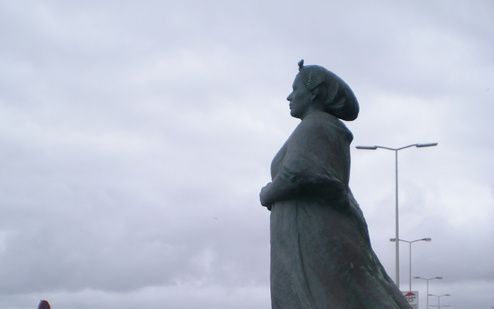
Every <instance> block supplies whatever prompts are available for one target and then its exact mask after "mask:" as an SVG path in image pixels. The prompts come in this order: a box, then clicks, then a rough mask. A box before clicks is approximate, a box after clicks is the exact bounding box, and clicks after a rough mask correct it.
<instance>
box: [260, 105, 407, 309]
mask: <svg viewBox="0 0 494 309" xmlns="http://www.w3.org/2000/svg"><path fill="white" fill-rule="evenodd" d="M352 139H353V136H352V134H351V132H350V131H349V130H348V129H347V128H346V126H345V125H344V124H343V123H342V122H341V121H340V120H339V119H337V118H336V117H334V116H332V115H330V114H328V113H324V112H316V113H311V114H309V115H307V116H306V117H305V118H304V119H303V120H302V121H301V122H300V124H299V125H298V126H297V128H296V129H295V130H294V132H293V133H292V134H291V135H290V137H289V138H288V140H287V141H286V143H285V144H284V145H283V146H282V148H281V149H280V150H279V152H278V153H277V154H276V156H275V157H274V159H273V161H272V164H271V177H272V181H273V183H274V182H278V185H280V184H281V185H282V186H287V188H289V189H290V190H292V191H293V192H294V194H293V195H291V196H290V197H289V198H286V199H283V200H280V201H275V203H274V204H272V205H271V214H270V234H271V235H270V236H271V274H270V276H271V303H272V309H363V308H369V309H370V308H372V309H374V308H375V309H385V308H411V307H410V306H409V305H408V303H407V302H406V300H405V298H404V297H403V295H402V293H401V292H400V291H399V290H398V288H397V287H396V285H395V284H394V283H393V282H392V280H391V279H390V278H389V276H388V275H387V274H386V272H385V270H384V268H383V266H382V265H381V263H380V262H379V260H378V258H377V256H376V254H375V253H374V251H373V250H372V247H371V244H370V240H369V234H368V230H367V224H366V222H365V219H364V216H363V214H362V211H361V210H360V207H359V205H358V203H357V202H356V200H355V199H354V197H353V195H352V192H351V191H350V188H349V186H348V182H349V175H350V150H349V147H350V143H351V141H352Z"/></svg>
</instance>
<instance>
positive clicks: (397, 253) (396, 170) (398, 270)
mask: <svg viewBox="0 0 494 309" xmlns="http://www.w3.org/2000/svg"><path fill="white" fill-rule="evenodd" d="M395 204H396V206H395V207H396V209H395V214H396V218H395V220H396V285H397V286H398V289H400V242H399V241H398V240H399V239H400V235H399V219H398V218H399V216H398V150H395Z"/></svg>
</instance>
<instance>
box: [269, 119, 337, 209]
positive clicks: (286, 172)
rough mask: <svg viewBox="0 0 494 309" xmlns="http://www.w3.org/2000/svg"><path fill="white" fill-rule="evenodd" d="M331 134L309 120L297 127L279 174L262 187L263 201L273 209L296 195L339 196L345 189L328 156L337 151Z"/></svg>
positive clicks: (288, 145) (288, 144)
mask: <svg viewBox="0 0 494 309" xmlns="http://www.w3.org/2000/svg"><path fill="white" fill-rule="evenodd" d="M331 136H332V135H330V134H329V135H328V134H324V132H323V131H321V128H319V127H317V126H314V125H311V124H310V123H309V124H305V125H304V124H301V125H300V126H299V127H297V129H296V130H295V132H294V133H293V135H292V137H291V138H290V140H289V142H288V143H287V152H286V155H285V157H284V159H283V162H282V164H281V168H280V170H279V172H278V174H277V175H276V176H275V177H274V179H273V181H272V182H270V183H268V184H267V185H266V186H265V187H264V188H263V189H262V190H261V193H260V199H261V204H262V205H263V206H266V207H268V208H270V206H271V205H272V204H274V203H275V202H277V201H282V200H288V199H292V198H296V197H301V198H304V197H308V198H311V197H325V198H337V197H340V196H341V193H343V192H346V186H345V185H344V183H343V182H342V181H341V180H340V179H339V178H338V177H337V173H336V172H335V171H334V169H333V167H332V166H331V162H329V161H330V160H329V156H327V154H328V152H329V151H335V150H334V148H333V147H332V146H333V144H334V143H333V142H332V141H331ZM332 148H333V149H332ZM335 148H337V147H335Z"/></svg>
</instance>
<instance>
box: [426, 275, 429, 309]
mask: <svg viewBox="0 0 494 309" xmlns="http://www.w3.org/2000/svg"><path fill="white" fill-rule="evenodd" d="M426 281H427V298H426V299H427V301H426V303H427V307H426V308H427V309H429V279H427V280H426Z"/></svg>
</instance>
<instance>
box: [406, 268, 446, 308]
mask: <svg viewBox="0 0 494 309" xmlns="http://www.w3.org/2000/svg"><path fill="white" fill-rule="evenodd" d="M442 278H443V277H439V276H437V277H432V278H422V277H418V276H415V277H413V279H421V280H425V281H427V290H426V292H427V293H426V294H427V297H426V300H427V307H425V308H426V309H429V281H431V280H436V279H437V280H441V279H442Z"/></svg>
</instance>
